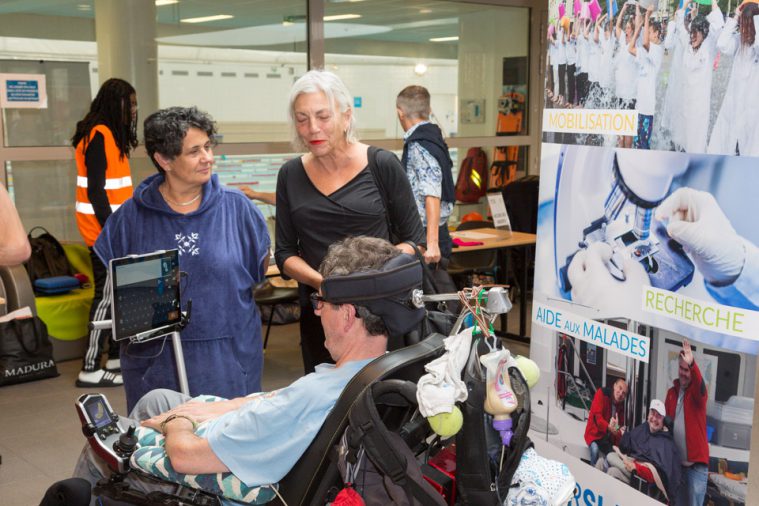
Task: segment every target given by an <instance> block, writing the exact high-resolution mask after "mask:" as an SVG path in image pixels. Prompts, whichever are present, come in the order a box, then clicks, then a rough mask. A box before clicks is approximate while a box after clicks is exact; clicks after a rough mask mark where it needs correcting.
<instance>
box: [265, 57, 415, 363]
mask: <svg viewBox="0 0 759 506" xmlns="http://www.w3.org/2000/svg"><path fill="white" fill-rule="evenodd" d="M289 116H290V122H291V126H292V129H293V145H294V147H295V148H296V149H298V150H302V151H307V152H306V154H304V155H303V156H301V157H298V158H295V159H292V160H290V161H288V162H287V163H285V164H284V165H283V166H282V169H281V170H280V171H279V177H278V179H277V229H276V241H275V243H276V252H275V258H276V261H277V266H279V269H280V271H282V272H283V273H284V274H285V275H286V276H288V277H291V278H293V279H295V280H297V281H298V286H299V289H300V308H301V318H300V332H301V350H302V354H303V366H304V369H305V371H306V373H309V372H312V371H313V370H314V368H315V366H316V365H318V364H320V363H322V362H331V359H330V356H329V353H328V352H327V350H326V348H325V347H324V332H323V330H322V326H321V325H320V322H319V320H318V317H317V316H316V315H315V314H314V310H313V307H312V306H311V303H310V300H309V297H310V295H311V293H313V292H315V291H318V290H319V287H320V286H321V282H322V276H321V274H319V271H318V270H317V269H318V267H319V264H320V263H321V261H322V260H323V259H324V257H325V256H326V254H327V249H328V248H329V246H330V244H332V243H334V242H336V241H339V240H341V239H344V238H345V237H352V236H358V235H366V236H371V237H379V238H382V239H386V240H390V241H391V242H393V243H394V244H398V247H399V248H401V249H403V250H405V251H406V252H407V253H413V250H412V249H411V247H410V246H409V245H408V244H405V243H404V241H413V242H415V243H421V242H423V241H424V230H423V228H422V223H421V220H420V219H419V213H418V212H417V211H416V204H415V203H414V196H413V194H412V193H411V186H410V185H409V182H408V179H407V178H406V174H405V172H404V170H403V167H402V166H401V164H400V161H399V160H398V158H397V157H396V156H395V155H394V154H392V153H390V152H388V151H384V150H381V149H378V148H375V147H373V146H368V145H366V144H363V143H361V142H359V141H358V136H357V133H356V120H355V117H354V115H353V97H352V96H351V94H350V92H349V91H348V89H347V88H346V87H345V84H343V82H342V81H341V80H340V78H339V77H337V76H336V75H335V74H333V73H331V72H328V71H324V70H312V71H309V72H307V73H306V74H304V75H303V76H302V77H301V78H300V79H298V80H297V81H296V82H295V84H294V85H293V88H292V90H291V91H290V115H289Z"/></svg>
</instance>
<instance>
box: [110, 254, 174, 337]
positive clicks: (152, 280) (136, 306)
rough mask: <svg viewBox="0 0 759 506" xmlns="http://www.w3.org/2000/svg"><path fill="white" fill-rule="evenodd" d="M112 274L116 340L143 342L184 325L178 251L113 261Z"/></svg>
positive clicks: (113, 321)
mask: <svg viewBox="0 0 759 506" xmlns="http://www.w3.org/2000/svg"><path fill="white" fill-rule="evenodd" d="M109 272H110V275H111V288H112V290H113V293H112V297H111V319H112V329H113V338H114V340H116V341H121V340H124V339H131V340H133V341H144V340H148V339H151V338H153V337H158V336H160V335H165V334H169V333H171V332H174V331H176V330H178V327H180V326H181V325H182V311H181V307H182V306H181V301H180V295H179V252H178V250H176V249H173V250H166V251H156V252H153V253H148V254H145V255H130V256H127V257H124V258H114V259H112V260H111V261H110V264H109Z"/></svg>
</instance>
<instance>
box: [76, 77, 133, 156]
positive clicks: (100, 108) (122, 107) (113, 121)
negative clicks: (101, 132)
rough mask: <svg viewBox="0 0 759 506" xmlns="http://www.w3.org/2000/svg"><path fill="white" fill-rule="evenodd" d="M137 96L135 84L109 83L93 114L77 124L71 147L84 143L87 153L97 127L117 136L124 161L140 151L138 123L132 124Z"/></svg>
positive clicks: (92, 108) (100, 95)
mask: <svg viewBox="0 0 759 506" xmlns="http://www.w3.org/2000/svg"><path fill="white" fill-rule="evenodd" d="M132 95H136V92H135V91H134V88H133V87H132V85H131V84H129V83H128V82H126V81H124V80H123V79H117V78H112V79H108V80H107V81H106V82H104V83H103V85H102V86H101V87H100V89H99V90H98V94H97V95H96V96H95V100H93V101H92V104H91V105H90V112H88V113H87V115H86V116H85V117H84V119H82V120H81V121H79V122H78V123H77V124H76V132H74V136H73V137H72V138H71V144H72V145H73V146H74V147H75V148H76V147H77V145H78V144H79V142H80V141H84V149H85V151H86V150H87V143H88V142H89V139H90V132H91V131H92V129H93V128H94V127H95V126H96V125H105V126H107V127H108V129H109V130H110V131H111V133H112V134H113V138H114V139H115V140H116V145H117V146H118V147H119V152H120V154H121V158H124V157H128V156H129V152H130V151H131V150H132V149H133V148H135V147H137V120H136V119H135V121H132V110H131V109H132V105H131V101H130V97H131V96H132Z"/></svg>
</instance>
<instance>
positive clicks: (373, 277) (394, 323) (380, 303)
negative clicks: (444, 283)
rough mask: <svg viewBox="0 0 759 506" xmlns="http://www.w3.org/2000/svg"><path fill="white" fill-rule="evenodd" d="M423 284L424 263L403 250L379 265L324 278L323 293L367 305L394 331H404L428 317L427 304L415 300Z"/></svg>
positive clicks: (328, 298)
mask: <svg viewBox="0 0 759 506" xmlns="http://www.w3.org/2000/svg"><path fill="white" fill-rule="evenodd" d="M421 286H422V266H421V264H419V261H418V260H417V259H416V257H413V256H411V255H406V254H401V255H398V256H396V257H393V258H392V259H390V260H389V261H388V262H387V263H386V264H385V265H383V266H382V267H380V268H379V269H372V270H369V271H361V272H354V273H352V274H346V275H336V276H330V277H328V278H325V279H324V281H322V285H321V292H322V297H323V298H324V300H326V301H327V302H331V303H333V304H356V305H359V306H364V307H366V308H367V309H369V311H371V312H372V313H373V314H375V315H377V316H379V317H380V318H382V321H383V323H384V324H385V327H387V330H388V332H389V333H390V334H391V335H401V334H405V333H406V332H408V331H410V330H411V329H413V328H414V327H416V326H417V325H418V324H419V322H421V321H422V318H424V308H416V307H414V306H413V305H412V303H411V293H412V291H413V290H414V289H415V288H421Z"/></svg>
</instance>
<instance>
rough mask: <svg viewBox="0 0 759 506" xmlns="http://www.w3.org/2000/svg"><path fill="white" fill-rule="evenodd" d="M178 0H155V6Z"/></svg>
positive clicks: (169, 3) (174, 2)
mask: <svg viewBox="0 0 759 506" xmlns="http://www.w3.org/2000/svg"><path fill="white" fill-rule="evenodd" d="M178 3H179V0H155V6H156V7H160V6H162V5H171V4H178Z"/></svg>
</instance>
